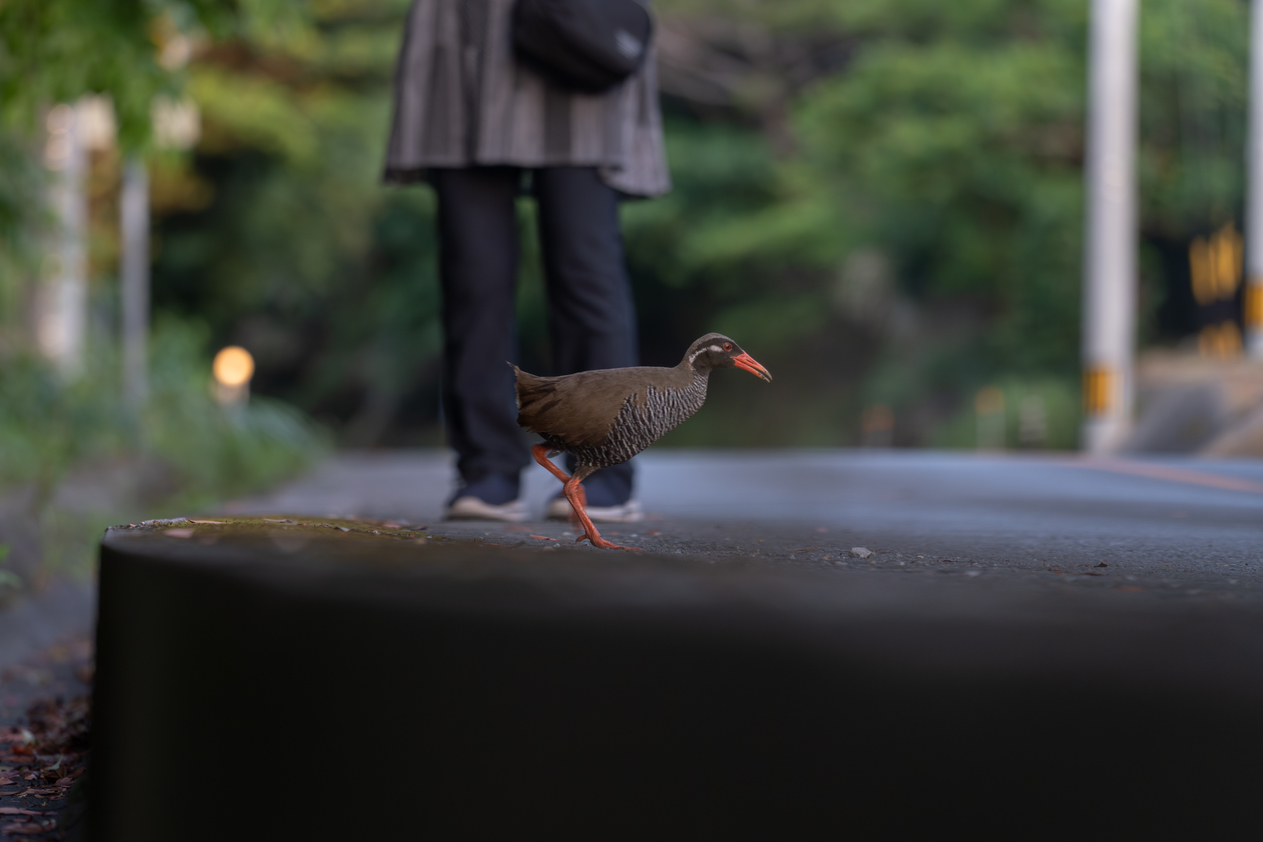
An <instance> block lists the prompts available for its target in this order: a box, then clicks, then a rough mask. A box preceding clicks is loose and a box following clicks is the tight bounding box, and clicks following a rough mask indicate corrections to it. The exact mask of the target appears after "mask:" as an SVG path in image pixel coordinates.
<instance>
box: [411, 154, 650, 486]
mask: <svg viewBox="0 0 1263 842" xmlns="http://www.w3.org/2000/svg"><path fill="white" fill-rule="evenodd" d="M532 177H533V185H534V189H533V192H534V195H535V198H536V203H537V207H538V214H539V234H540V248H541V252H542V254H543V261H544V276H545V278H546V282H547V289H548V303H549V308H550V311H551V336H552V345H553V351H554V354H555V355H556V360H555V363H556V373H558V374H571V373H573V372H576V371H587V370H590V369H596V368H621V367H624V366H632V365H637V364H638V356H639V353H638V350H637V347H636V317H635V308H634V305H633V303H632V297H631V284H630V281H629V279H628V277H627V268H626V264H625V262H624V257H623V240H622V234H621V232H620V228H619V220H618V194H617V192H616V191H615V190H614V189H613V188H611V187H609V186H608V185H606V184H605V183H604V182H603V181H601V179H600V176H599V174H598V173H597V171H596V169H595V168H592V167H547V168H542V169H536V170H533V171H532ZM429 179H430V183H431V184H432V185H433V186H434V189H435V191H436V192H437V193H438V199H439V201H438V224H439V277H440V283H441V285H442V290H443V329H444V368H443V375H444V376H443V405H444V412H445V421H446V424H447V433H448V440H449V442H450V444H451V446H452V448H453V449H454V450H455V451H456V454H457V468H458V470H459V471H460V475H461V479H462V481H463V483H464V484H466V485H468V484H471V483H474V482H477V481H479V480H481V479H483V478H485V477H486V476H487V475H488V474H494V473H498V474H502V475H505V476H508V477H511V478H512V479H513V481H514V482H516V478H517V476H518V473H519V472H520V471H521V470H522V468H524V467H525V466H526V465H527V464H528V463H529V462H530V451H529V444H528V439H527V438H526V437H525V435H524V433H523V431H522V430H521V429H520V428H519V427H518V425H517V406H516V402H515V387H514V382H513V372H512V369H510V368H509V366H508V365H507V364H506V361H509V360H513V361H517V359H518V353H517V329H516V321H515V319H514V304H515V301H516V290H517V269H518V230H517V214H516V208H515V200H516V198H517V195H518V192H519V191H518V188H519V184H520V182H521V170H520V169H518V168H516V167H474V168H469V169H433V170H431V171H430V173H429ZM632 473H633V470H632V466H631V465H630V464H628V463H625V464H622V465H616V466H614V467H612V468H606V469H605V470H603V471H600V472H599V474H597V475H593V477H591V478H589V480H588V481H587V482H586V483H585V485H588V486H589V487H593V486H594V485H595V484H596V483H597V482H600V483H602V484H604V485H606V486H607V489H608V490H609V491H610V492H611V493H613V494H614V495H615V496H616V497H617V498H619V499H618V502H621V501H625V500H626V499H627V498H628V497H630V495H631V488H632ZM593 502H594V504H596V501H595V500H594V501H593Z"/></svg>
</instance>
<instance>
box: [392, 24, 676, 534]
mask: <svg viewBox="0 0 1263 842" xmlns="http://www.w3.org/2000/svg"><path fill="white" fill-rule="evenodd" d="M513 3H514V0H414V2H413V4H412V6H411V9H410V10H409V13H408V19H407V24H406V27H405V32H404V38H403V44H402V46H401V48H400V52H399V59H398V65H397V69H396V75H395V107H394V120H393V124H392V127H391V133H390V142H389V146H388V148H387V155H386V167H385V175H384V179H385V181H386V182H387V183H391V184H408V183H413V182H417V181H425V182H428V184H429V185H430V186H431V187H432V188H433V189H434V190H435V192H436V194H437V197H438V231H439V282H440V286H441V289H442V302H443V303H442V322H443V331H444V345H443V354H444V357H443V385H442V401H443V414H444V423H445V426H446V430H447V436H448V442H449V444H450V445H451V447H452V448H453V449H454V450H455V451H456V456H457V461H456V466H457V470H458V472H459V475H460V476H459V480H458V488H457V490H456V492H455V494H454V495H453V497H452V499H451V500H450V501H449V502H448V506H447V511H446V516H447V517H448V518H451V519H486V520H503V521H521V520H526V519H527V517H528V513H527V510H526V507H525V504H524V503H523V501H522V500H521V494H520V489H521V472H522V470H523V469H524V468H525V467H526V466H527V465H528V464H529V462H530V453H529V446H528V443H527V440H526V438H525V435H524V433H523V432H522V431H521V430H520V429H519V428H518V426H517V409H516V404H515V397H514V395H515V392H514V386H513V373H512V370H511V369H510V368H509V366H508V365H507V364H506V362H507V361H510V360H512V361H516V360H517V348H516V339H517V337H516V325H515V319H514V302H515V297H516V293H515V287H516V279H517V264H518V243H519V240H518V231H517V216H516V210H515V201H516V198H517V196H518V195H519V194H520V192H522V191H523V190H526V191H528V192H529V193H530V194H531V195H532V196H533V197H534V199H535V202H536V207H537V211H538V222H539V226H538V227H539V236H540V249H541V252H542V256H543V266H544V274H545V281H546V287H547V296H548V305H549V314H550V322H551V323H550V336H551V339H552V348H553V352H554V355H555V360H554V362H555V368H556V373H557V374H570V373H573V372H577V371H586V370H591V369H601V368H619V367H623V366H631V365H636V364H638V352H637V342H636V319H635V311H634V305H633V302H632V297H631V289H630V281H629V279H628V276H627V269H626V265H625V261H624V255H623V242H622V234H621V231H620V227H619V218H618V205H619V201H620V200H621V199H623V198H625V197H646V198H647V197H652V196H658V195H661V194H663V193H665V192H667V191H668V190H669V189H670V177H669V174H668V172H667V165H666V156H665V152H664V149H663V140H662V118H661V113H660V111H659V107H658V94H657V78H656V69H655V67H654V53H653V49H652V47H651V48H650V50H649V52H648V54H647V56H646V59H645V61H644V63H643V65H642V66H641V68H640V69H639V70H638V71H637V72H636V73H635V74H633V75H632V76H631V77H629V78H628V79H626V80H625V81H624V82H622V83H620V84H618V85H616V86H615V87H614V88H612V89H610V90H608V91H605V92H603V93H600V94H585V93H578V92H574V91H571V90H567V89H565V88H564V87H562V86H561V85H560V84H558V83H556V82H553V81H551V80H550V78H548V77H547V76H546V75H544V74H543V73H542V72H540V71H539V70H537V69H536V68H534V67H533V66H529V65H528V64H526V63H523V62H522V61H519V60H518V59H517V57H516V56H515V55H514V48H513V40H512V27H511V17H512V10H513ZM571 468H572V469H573V465H572V466H571ZM633 471H634V468H633V466H632V465H631V464H624V465H619V466H616V467H614V468H606V469H605V470H603V471H600V472H599V473H596V474H593V475H592V476H591V477H589V478H588V480H587V481H586V482H585V483H584V487H585V490H586V492H587V498H588V503H589V508H588V512H589V514H590V515H591V516H592V519H593V520H603V521H606V522H626V521H632V520H637V519H639V517H640V516H641V515H640V507H639V504H638V503H637V501H636V500H635V498H634V496H633V492H634V474H633ZM547 514H548V516H549V517H553V518H565V517H568V516H569V514H570V508H569V504H568V503H567V502H566V500H565V498H564V497H558V498H555V499H554V500H553V501H552V502H551V503H550V504H549V507H548V511H547Z"/></svg>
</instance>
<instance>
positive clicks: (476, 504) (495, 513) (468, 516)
mask: <svg viewBox="0 0 1263 842" xmlns="http://www.w3.org/2000/svg"><path fill="white" fill-rule="evenodd" d="M443 519H444V520H499V521H504V522H507V523H522V522H524V521H525V520H526V504H525V503H523V502H522V501H521V500H511V501H509V502H508V503H501V504H499V505H494V504H492V503H484V502H483V501H482V500H479V499H478V498H477V497H473V496H466V497H457V498H456V499H455V500H453V501H452V504H451V505H450V506H448V507H447V512H446V513H444V515H443Z"/></svg>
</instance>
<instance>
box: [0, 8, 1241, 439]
mask: <svg viewBox="0 0 1263 842" xmlns="http://www.w3.org/2000/svg"><path fill="white" fill-rule="evenodd" d="M407 6H408V2H407V0H312V1H311V2H309V3H306V4H303V5H294V4H285V3H280V2H268V0H252V2H228V1H227V0H223V1H222V2H220V0H201V2H189V3H176V2H148V3H139V2H136V3H130V4H129V3H123V4H106V5H105V6H104V7H102V9H97V4H92V3H90V2H87V0H56V1H55V2H38V3H37V2H35V0H10V2H8V3H6V4H4V5H3V6H0V27H3V30H4V36H3V37H4V43H5V47H4V52H3V54H0V75H2V76H3V82H0V84H2V85H3V86H4V87H3V88H2V90H3V91H4V92H5V93H6V96H5V103H6V105H5V108H6V114H7V115H9V116H8V117H7V120H8V122H6V126H8V127H9V128H8V129H6V134H5V135H4V136H3V138H0V142H3V143H5V144H8V146H7V147H6V149H17V148H19V147H20V146H21V144H22V143H24V142H28V141H24V140H23V136H22V133H21V132H18V131H15V130H14V128H13V127H14V126H16V125H18V124H19V123H20V120H19V119H18V117H15V116H14V115H19V116H20V115H22V114H25V115H27V117H28V118H29V115H30V114H32V113H34V109H35V108H36V106H38V104H39V103H47V102H51V101H53V100H59V99H63V100H64V99H67V98H69V97H72V96H74V95H76V94H77V93H79V92H83V91H89V90H109V91H110V92H111V95H112V96H113V97H114V98H115V102H116V105H117V107H118V108H119V111H120V114H121V115H122V117H121V119H122V123H123V126H124V130H123V133H124V136H125V137H132V138H135V139H136V142H137V143H143V127H144V125H145V121H144V114H145V111H144V108H143V107H142V106H141V105H140V104H141V103H144V102H148V98H149V97H151V96H152V95H153V93H155V92H158V91H165V90H170V91H173V92H174V91H179V90H183V91H185V92H187V93H188V94H189V95H191V96H192V97H193V99H194V100H195V101H196V102H197V103H198V105H199V107H200V109H201V115H202V126H203V133H202V138H201V141H200V143H199V144H198V146H197V148H196V149H195V150H194V151H193V152H192V154H189V155H170V154H168V155H162V156H158V157H157V158H154V159H153V163H152V167H153V177H152V178H153V183H152V202H153V207H154V212H155V215H156V216H155V231H154V269H153V295H154V307H155V312H156V315H157V318H158V320H159V321H160V322H162V323H165V324H173V325H175V324H178V325H184V326H190V325H192V326H196V329H197V330H200V331H202V333H200V334H198V335H199V336H203V337H204V340H203V341H204V345H203V346H202V348H201V351H200V353H203V354H209V352H210V351H211V350H213V349H214V348H215V347H218V346H221V345H224V344H228V343H235V344H240V345H244V346H245V347H247V348H249V349H250V350H251V351H252V352H253V353H254V354H255V357H256V359H257V362H258V373H257V375H256V378H255V381H254V389H255V392H256V393H257V394H263V395H269V396H273V397H276V398H278V399H281V400H284V401H286V402H288V403H290V404H292V405H294V406H296V407H299V408H301V409H302V410H303V411H305V412H307V413H310V414H312V415H314V416H315V417H317V418H318V419H320V420H321V421H322V422H323V423H324V424H325V425H326V426H327V427H328V428H329V429H331V430H333V431H334V433H335V435H336V437H337V440H338V441H339V442H341V443H343V444H346V445H355V446H387V445H415V444H438V443H439V442H440V441H441V432H440V424H439V418H438V384H437V371H438V365H437V355H438V353H439V344H440V343H439V335H438V328H437V320H436V315H437V307H438V301H437V293H436V277H435V265H434V264H435V240H434V230H433V229H434V226H433V203H432V197H431V196H430V194H429V192H428V190H426V189H425V188H420V187H417V188H405V189H386V188H383V187H381V186H380V185H379V181H378V174H379V170H380V166H381V161H382V155H383V148H384V143H385V137H386V134H387V131H388V128H389V126H388V121H389V114H390V96H391V91H390V81H391V76H392V73H393V65H394V60H395V53H396V50H397V47H398V43H399V39H400V34H401V28H402V22H403V17H404V15H405V14H406V11H407ZM655 8H656V9H657V12H658V15H659V18H660V26H659V29H658V44H659V49H660V59H661V71H662V73H661V75H662V80H663V102H664V110H665V113H666V116H667V135H668V148H669V154H670V159H671V164H672V172H673V177H674V180H675V183H676V189H675V191H674V192H673V193H672V194H671V195H669V196H668V197H666V198H663V199H660V200H655V201H650V202H629V203H627V205H626V206H625V208H624V221H625V225H626V239H627V246H628V252H629V260H630V264H631V269H632V273H633V277H634V280H635V284H636V295H637V299H638V304H639V307H640V314H641V338H642V349H643V354H642V355H643V358H644V361H645V362H646V363H648V364H674V363H675V362H676V361H677V360H678V357H679V354H680V353H681V352H682V349H683V348H685V347H686V346H687V344H688V342H689V341H691V340H692V339H693V338H695V337H696V336H697V335H700V334H701V333H703V332H705V331H708V330H721V331H725V332H728V333H731V334H732V335H733V336H734V337H735V338H737V339H738V341H740V342H741V343H742V344H743V345H744V346H745V347H747V348H749V349H750V350H751V351H752V353H754V354H755V355H756V356H757V357H758V358H759V359H760V360H761V361H763V362H764V363H766V364H767V365H768V366H769V367H770V368H771V369H772V370H773V371H774V372H775V374H776V376H777V383H776V388H775V389H773V390H762V391H759V392H757V393H752V392H750V390H748V389H736V388H732V389H730V388H729V385H728V384H727V383H726V382H725V379H724V378H718V379H717V380H716V383H715V384H714V391H713V395H712V398H711V401H712V406H710V407H709V408H708V412H706V413H703V414H702V416H700V417H699V418H698V419H696V420H695V421H694V422H693V423H691V424H689V425H685V426H684V427H681V428H680V429H679V430H678V431H676V432H675V433H673V434H672V437H671V439H670V441H672V442H674V443H676V444H711V445H715V444H720V445H742V446H783V445H852V444H857V443H865V442H867V443H874V442H879V443H885V442H891V443H894V444H897V445H906V446H927V445H938V446H973V445H974V444H975V442H976V436H975V429H974V418H975V414H976V407H975V401H974V398H975V395H976V394H977V393H978V390H979V389H980V388H981V387H983V386H996V387H998V388H999V389H1000V390H1001V392H1002V393H1003V394H1004V396H1005V397H1006V398H1007V399H1008V400H1009V401H1010V402H1011V405H1012V406H1017V405H1019V404H1023V402H1024V401H1031V400H1035V401H1038V402H1039V405H1040V406H1041V407H1043V410H1041V411H1043V412H1044V413H1045V416H1046V418H1045V422H1044V424H1043V427H1042V429H1043V432H1042V433H1041V434H1040V435H1039V436H1036V437H1034V438H1030V439H1021V441H1022V442H1023V443H1027V444H1031V445H1032V446H1047V447H1061V448H1070V447H1073V446H1075V442H1076V436H1077V427H1078V418H1077V413H1078V409H1077V407H1078V397H1077V395H1078V368H1077V366H1078V329H1079V327H1078V326H1079V309H1078V308H1079V288H1080V263H1081V240H1082V230H1081V229H1082V188H1081V180H1082V157H1083V128H1082V119H1083V116H1082V115H1083V104H1084V84H1085V76H1084V44H1085V27H1086V15H1087V2H1086V0H1073V2H1072V0H968V2H962V3H955V4H942V3H939V2H931V0H880V2H879V0H847V2H837V1H836V0H657V2H656V4H655ZM1246 14H1247V5H1246V4H1245V3H1243V2H1241V0H1196V2H1195V0H1150V2H1147V3H1145V5H1144V8H1143V11H1142V33H1141V40H1142V47H1141V56H1142V96H1143V102H1142V131H1141V139H1142V150H1141V153H1142V158H1141V161H1142V164H1141V166H1142V172H1141V184H1142V220H1141V223H1142V236H1143V253H1142V271H1143V279H1142V288H1143V301H1142V309H1143V314H1142V319H1141V325H1142V340H1143V341H1144V342H1145V343H1147V344H1160V343H1165V344H1174V343H1177V342H1179V341H1181V339H1182V338H1184V337H1185V336H1187V335H1188V334H1189V333H1191V332H1192V331H1193V329H1194V328H1195V325H1193V324H1192V322H1191V321H1190V319H1191V316H1190V313H1191V307H1190V304H1189V293H1188V269H1187V261H1186V256H1185V254H1186V252H1185V249H1186V247H1187V244H1188V242H1189V240H1190V239H1191V238H1192V237H1193V236H1195V235H1197V234H1200V233H1205V232H1206V231H1210V230H1214V229H1217V228H1218V227H1219V226H1220V225H1222V224H1223V223H1224V222H1225V221H1228V220H1232V219H1234V218H1236V217H1239V215H1240V206H1241V186H1242V183H1243V178H1242V171H1243V143H1244V138H1243V133H1244V115H1245V102H1246V65H1247V58H1246V46H1247V45H1246V32H1247V26H1246ZM103 22H104V23H103ZM103 25H104V27H105V29H104V31H105V32H106V33H107V34H106V35H104V36H100V37H98V36H97V35H96V33H98V32H99V31H101V30H100V27H101V26H103ZM164 26H166V27H171V26H173V27H175V28H177V29H178V30H179V31H181V32H187V33H188V34H189V35H190V36H191V37H192V44H193V48H192V55H191V61H190V62H189V63H188V65H187V67H186V68H185V69H183V70H181V71H178V72H170V71H165V70H163V69H162V68H161V66H160V65H157V64H155V60H154V55H155V50H154V42H155V41H156V40H157V41H160V40H161V31H160V30H161V28H162V27H164ZM31 33H43V34H41V35H38V37H35V36H34V35H31ZM110 33H112V34H110ZM155 33H157V34H155ZM28 36H30V37H28ZM15 45H16V46H15ZM32 45H34V46H32ZM71 56H73V57H75V60H71ZM19 79H22V80H23V81H21V82H19ZM27 79H34V80H37V82H36V83H32V84H28V83H27V82H26V81H25V80H27ZM129 114H130V115H131V117H128V115H129ZM129 126H131V127H132V128H128V127H129ZM3 158H4V160H5V161H6V162H7V163H5V164H3V165H2V166H3V167H4V170H3V172H2V173H0V177H2V179H3V180H2V181H0V225H3V226H4V228H3V232H4V236H5V238H6V243H7V244H8V245H9V247H10V249H11V250H12V253H17V252H18V251H19V250H20V247H21V246H22V245H23V243H26V242H29V238H28V237H26V236H24V235H22V234H21V233H20V232H22V231H23V230H26V229H23V228H22V226H23V225H34V224H37V221H35V217H34V215H33V214H32V213H31V212H30V207H32V205H31V204H30V202H29V201H28V200H26V199H23V198H22V197H24V196H27V197H29V196H30V195H31V190H32V189H34V188H33V187H32V186H31V185H32V184H34V183H35V182H37V181H38V173H37V172H33V170H32V167H30V166H20V165H14V164H12V163H11V162H12V161H13V160H19V159H20V156H14V155H4V156H3ZM27 160H28V161H29V160H34V159H33V158H31V157H30V156H27ZM104 183H105V186H104V187H103V188H102V195H103V196H104V197H105V198H104V199H103V200H102V203H103V206H104V207H105V208H106V209H107V210H108V207H109V204H108V203H109V198H108V197H109V190H110V189H111V188H110V186H109V185H110V181H109V179H108V178H106V179H105V180H104ZM520 216H521V220H522V227H523V232H524V238H525V240H526V247H525V252H524V253H525V261H524V266H523V271H522V287H521V295H520V310H521V314H522V317H523V330H522V343H523V354H524V364H525V365H526V366H527V367H528V368H531V369H534V370H539V371H544V372H547V371H549V370H550V358H549V349H548V338H547V330H546V325H545V321H544V319H545V307H544V301H543V296H542V285H541V284H540V283H539V268H538V260H537V256H536V254H535V246H534V233H533V222H532V208H531V206H530V203H529V201H523V203H522V207H521V209H520ZM109 237H110V234H109V233H108V226H104V227H102V229H101V231H100V233H99V237H98V239H99V241H100V242H99V243H98V244H97V246H96V248H97V249H98V251H99V253H101V254H106V253H108V251H109ZM4 259H5V260H6V261H11V260H12V259H13V258H10V257H5V258H4ZM113 272H114V269H113V267H112V266H110V265H109V262H108V261H106V260H99V261H98V262H97V264H95V269H94V275H95V277H96V286H95V291H96V294H95V301H96V307H97V309H98V312H99V313H101V314H102V315H101V317H100V318H99V319H98V321H99V323H100V324H103V325H106V328H108V326H109V325H110V324H111V319H112V318H113V317H114V316H113V311H112V310H111V307H113V306H115V305H114V304H113V303H112V299H111V294H112V293H111V292H110V290H111V289H112V288H113V284H114V283H115V281H114V279H113V275H112V273H113ZM6 276H7V277H10V278H12V277H15V274H14V273H13V272H12V271H9V272H7V273H6ZM14 288H15V285H14V284H12V283H9V284H7V285H6V286H5V287H4V289H5V290H6V295H8V296H9V298H8V299H6V300H12V299H13V298H14V295H15V293H13V289H14ZM6 312H8V313H9V314H10V315H11V314H12V313H13V312H14V309H13V305H12V304H9V305H7V306H6ZM102 332H104V333H108V329H102ZM1023 405H1025V404H1023ZM875 408H876V409H880V410H881V411H876V409H875ZM731 416H737V417H739V419H740V422H739V423H735V422H734V421H733V420H732V417H731ZM872 424H876V425H877V426H876V427H872V429H870V427H871V426H872ZM1010 427H1011V429H1010V430H1009V432H1008V440H1009V443H1010V444H1016V443H1018V442H1019V439H1020V436H1019V430H1018V428H1017V421H1016V420H1014V421H1013V422H1012V424H1011V425H1010ZM866 431H867V432H866ZM874 431H876V432H877V433H880V435H876V436H875V437H873V436H869V433H871V432H874Z"/></svg>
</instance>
